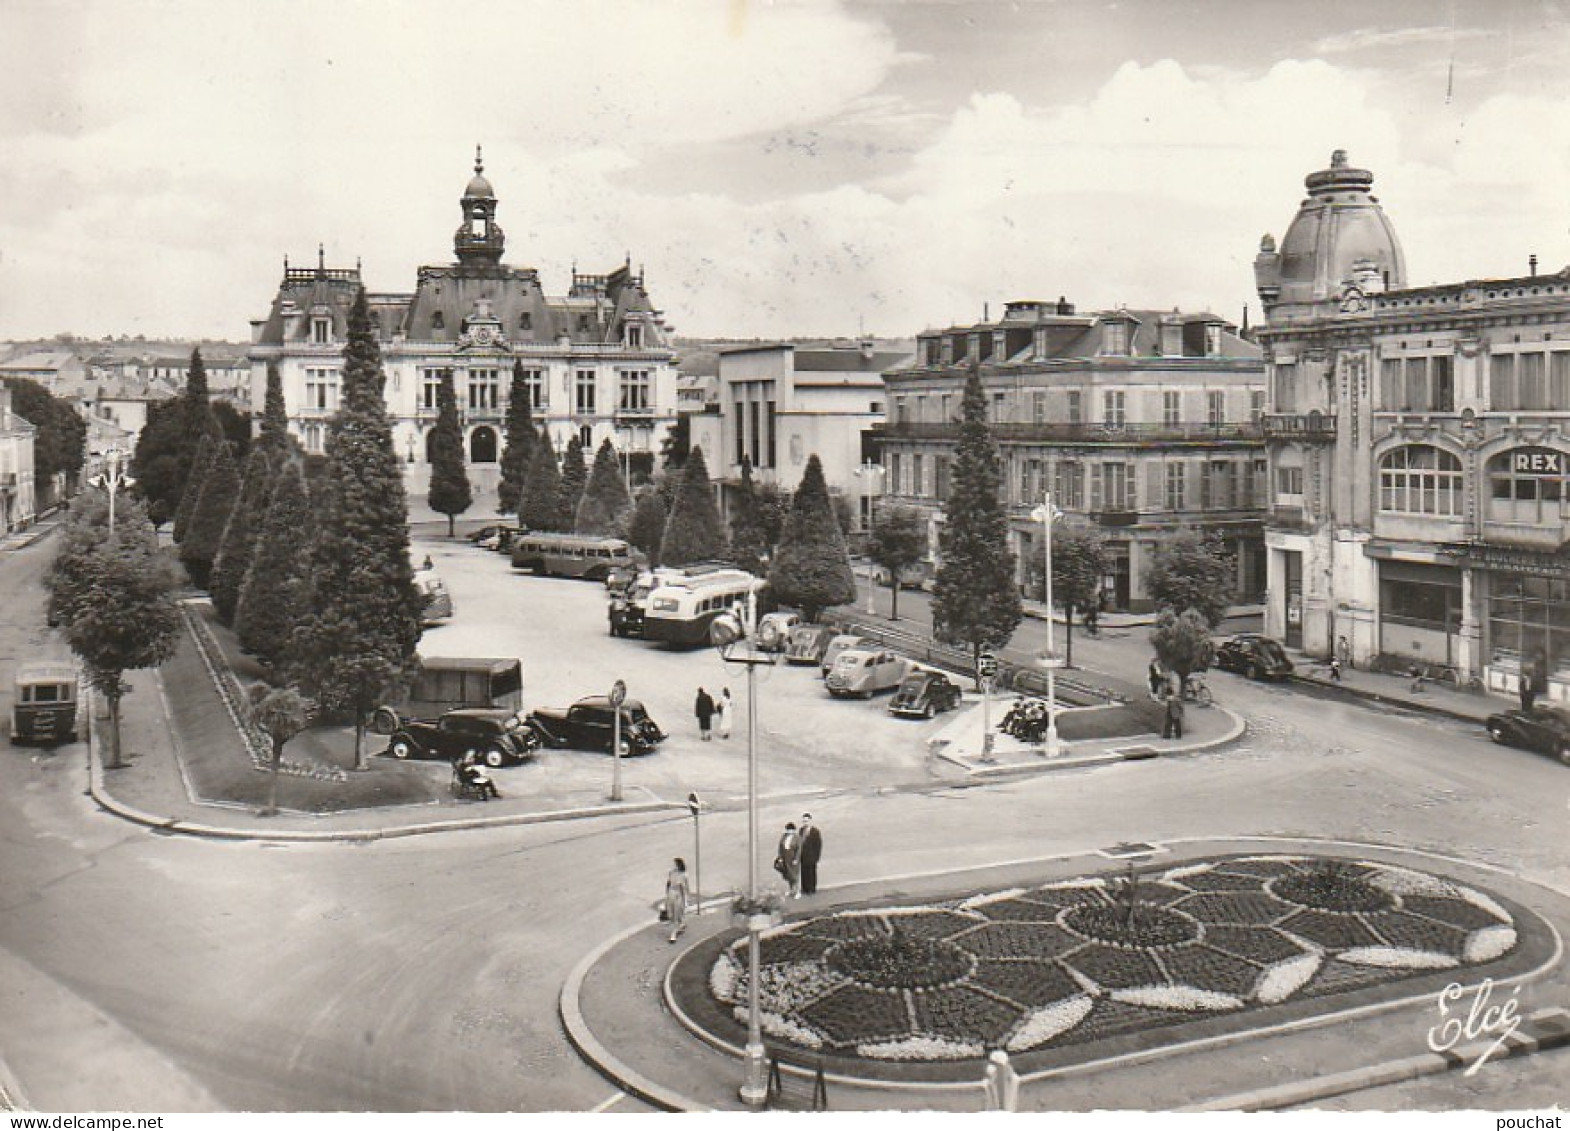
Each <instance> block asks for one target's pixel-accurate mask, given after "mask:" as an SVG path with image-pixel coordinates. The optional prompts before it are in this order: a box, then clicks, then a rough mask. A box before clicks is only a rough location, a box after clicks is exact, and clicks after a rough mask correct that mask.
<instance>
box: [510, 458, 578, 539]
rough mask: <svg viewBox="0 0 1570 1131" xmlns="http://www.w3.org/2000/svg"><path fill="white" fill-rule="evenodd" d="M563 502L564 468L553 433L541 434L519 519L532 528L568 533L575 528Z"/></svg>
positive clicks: (531, 464) (524, 491)
mask: <svg viewBox="0 0 1570 1131" xmlns="http://www.w3.org/2000/svg"><path fill="white" fill-rule="evenodd" d="M561 503H562V487H561V472H560V471H559V470H558V469H557V465H556V449H555V447H554V446H552V444H551V441H550V437H549V436H541V437H540V441H539V443H537V444H535V445H534V456H533V458H532V459H530V461H529V475H528V478H527V480H526V481H525V482H524V486H523V502H522V503H521V509H520V510H519V512H518V519H519V521H520V522H522V523H523V525H524V526H527V527H528V528H529V529H530V530H539V531H549V532H553V533H558V534H565V533H566V532H568V531H569V530H571V529H572V516H571V515H569V514H564V513H563V512H562V505H561Z"/></svg>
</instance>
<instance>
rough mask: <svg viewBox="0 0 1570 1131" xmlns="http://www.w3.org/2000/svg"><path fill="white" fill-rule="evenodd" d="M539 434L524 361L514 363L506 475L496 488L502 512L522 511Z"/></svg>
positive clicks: (504, 450)
mask: <svg viewBox="0 0 1570 1131" xmlns="http://www.w3.org/2000/svg"><path fill="white" fill-rule="evenodd" d="M538 442H539V436H538V434H537V433H536V432H535V430H534V411H533V406H532V405H530V403H529V385H528V383H527V382H526V381H525V380H524V376H523V362H522V361H514V362H513V363H512V384H511V386H510V387H509V388H508V391H507V438H506V442H505V443H504V444H503V446H502V478H501V482H500V483H499V484H497V487H496V509H497V511H498V512H499V513H501V514H518V513H519V512H520V511H521V510H522V509H523V507H522V502H523V490H524V482H525V480H526V479H527V478H528V474H529V463H530V460H531V459H532V458H533V456H534V445H535V444H536V443H538Z"/></svg>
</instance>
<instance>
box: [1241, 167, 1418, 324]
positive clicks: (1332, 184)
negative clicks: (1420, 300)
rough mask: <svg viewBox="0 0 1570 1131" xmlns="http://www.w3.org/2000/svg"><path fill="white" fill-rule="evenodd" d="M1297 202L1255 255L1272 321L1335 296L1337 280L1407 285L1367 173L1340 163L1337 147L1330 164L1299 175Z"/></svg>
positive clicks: (1367, 285) (1369, 286)
mask: <svg viewBox="0 0 1570 1131" xmlns="http://www.w3.org/2000/svg"><path fill="white" fill-rule="evenodd" d="M1303 183H1304V185H1305V186H1306V187H1307V188H1308V198H1307V199H1306V200H1304V201H1303V203H1302V204H1301V205H1300V206H1299V207H1298V210H1297V216H1295V217H1294V218H1293V220H1292V223H1291V225H1290V226H1289V227H1288V228H1287V231H1286V235H1285V236H1284V237H1283V238H1282V240H1281V244H1280V247H1279V248H1277V246H1276V242H1275V240H1274V239H1273V238H1272V237H1270V236H1266V237H1265V238H1264V240H1263V241H1261V243H1260V249H1259V255H1258V256H1257V257H1256V258H1255V260H1254V279H1255V283H1256V285H1257V286H1258V289H1259V297H1260V301H1261V302H1262V303H1263V304H1264V308H1265V315H1266V317H1267V318H1269V319H1270V320H1271V321H1280V320H1282V319H1283V318H1291V317H1294V316H1299V317H1301V316H1305V315H1312V314H1314V313H1320V312H1321V311H1316V310H1313V309H1312V308H1313V307H1317V306H1320V305H1321V304H1332V306H1331V308H1332V309H1335V307H1336V306H1337V305H1338V304H1339V303H1340V300H1341V297H1342V292H1343V289H1344V285H1345V284H1348V283H1351V284H1354V285H1355V286H1356V287H1357V288H1358V290H1359V291H1360V292H1362V293H1367V292H1369V291H1373V290H1398V289H1400V288H1403V287H1405V286H1406V260H1405V258H1404V257H1403V256H1402V254H1401V244H1400V241H1398V240H1397V239H1396V233H1395V229H1394V228H1393V227H1391V225H1390V221H1389V219H1388V218H1386V216H1385V211H1384V209H1383V208H1381V207H1380V206H1379V200H1378V198H1377V197H1375V196H1374V195H1373V194H1372V193H1371V192H1370V191H1369V189H1370V188H1371V187H1372V186H1373V183H1374V174H1372V173H1370V172H1369V171H1368V170H1367V169H1354V168H1352V167H1351V166H1350V165H1348V164H1347V155H1346V151H1345V150H1344V149H1338V150H1336V151H1335V153H1334V154H1333V155H1332V156H1331V158H1330V167H1329V168H1328V169H1321V170H1319V172H1317V173H1310V174H1309V175H1308V176H1307V177H1306V178H1305V179H1304V181H1303Z"/></svg>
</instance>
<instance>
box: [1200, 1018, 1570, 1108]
mask: <svg viewBox="0 0 1570 1131" xmlns="http://www.w3.org/2000/svg"><path fill="white" fill-rule="evenodd" d="M1567 1045H1570V1010H1566V1009H1562V1008H1560V1007H1558V1006H1552V1007H1550V1008H1548V1009H1540V1010H1538V1011H1537V1012H1536V1013H1532V1014H1529V1015H1528V1016H1527V1017H1526V1018H1524V1019H1523V1021H1522V1023H1521V1025H1520V1027H1519V1028H1518V1029H1517V1030H1516V1031H1515V1032H1514V1034H1513V1035H1512V1036H1509V1037H1506V1038H1505V1041H1504V1044H1503V1045H1502V1046H1501V1047H1500V1048H1499V1049H1497V1050H1494V1051H1493V1052H1492V1055H1490V1056H1489V1059H1490V1060H1508V1059H1511V1058H1513V1057H1520V1056H1530V1055H1531V1054H1532V1053H1535V1052H1547V1051H1548V1050H1549V1049H1556V1048H1563V1047H1565V1046H1567ZM1492 1048H1493V1042H1492V1041H1490V1040H1478V1041H1473V1042H1471V1043H1469V1044H1465V1045H1461V1046H1459V1047H1458V1048H1453V1049H1448V1050H1446V1051H1444V1052H1425V1053H1420V1054H1418V1055H1417V1056H1409V1057H1405V1058H1403V1059H1401V1060H1392V1061H1387V1062H1386V1063H1384V1064H1370V1065H1367V1066H1365V1067H1363V1068H1354V1069H1352V1070H1351V1071H1350V1072H1337V1073H1333V1074H1331V1075H1329V1076H1319V1077H1315V1078H1313V1079H1310V1080H1298V1081H1294V1082H1293V1083H1290V1084H1280V1085H1277V1086H1276V1087H1273V1088H1260V1089H1257V1090H1255V1091H1252V1092H1242V1093H1239V1094H1238V1095H1235V1096H1227V1097H1225V1098H1223V1099H1219V1100H1211V1101H1209V1102H1206V1103H1202V1104H1193V1105H1191V1106H1189V1107H1181V1108H1178V1109H1177V1110H1178V1111H1179V1112H1185V1113H1188V1112H1210V1111H1274V1110H1277V1109H1280V1108H1285V1107H1296V1106H1298V1105H1300V1104H1306V1103H1312V1102H1314V1101H1315V1100H1324V1099H1329V1098H1331V1097H1332V1096H1341V1095H1346V1094H1347V1093H1348V1092H1360V1091H1363V1090H1364V1089H1367V1088H1378V1087H1382V1086H1384V1085H1386V1084H1401V1083H1405V1082H1406V1081H1408V1080H1416V1079H1419V1078H1421V1077H1423V1076H1436V1075H1438V1074H1439V1073H1441V1072H1450V1071H1453V1070H1454V1069H1457V1068H1466V1067H1467V1066H1469V1065H1474V1064H1477V1063H1478V1062H1479V1061H1480V1059H1481V1058H1482V1057H1483V1056H1484V1055H1485V1054H1487V1053H1489V1050H1490V1049H1492Z"/></svg>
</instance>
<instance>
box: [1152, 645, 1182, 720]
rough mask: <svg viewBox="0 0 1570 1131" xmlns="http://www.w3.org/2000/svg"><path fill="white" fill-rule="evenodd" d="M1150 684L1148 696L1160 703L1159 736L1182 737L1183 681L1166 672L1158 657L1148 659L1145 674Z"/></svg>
mask: <svg viewBox="0 0 1570 1131" xmlns="http://www.w3.org/2000/svg"><path fill="white" fill-rule="evenodd" d="M1145 678H1146V680H1147V682H1148V683H1149V684H1150V697H1151V698H1152V699H1154V700H1155V701H1156V702H1158V703H1160V704H1161V705H1162V711H1161V737H1162V738H1182V737H1183V693H1182V690H1181V689H1182V686H1183V681H1182V679H1181V678H1178V677H1177V676H1176V674H1175V673H1172V672H1168V671H1167V669H1166V668H1165V667H1164V666H1163V665H1162V663H1161V660H1160V659H1159V658H1157V659H1154V660H1151V661H1150V667H1149V669H1148V670H1147V672H1146V676H1145Z"/></svg>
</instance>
